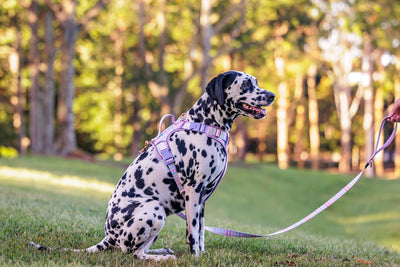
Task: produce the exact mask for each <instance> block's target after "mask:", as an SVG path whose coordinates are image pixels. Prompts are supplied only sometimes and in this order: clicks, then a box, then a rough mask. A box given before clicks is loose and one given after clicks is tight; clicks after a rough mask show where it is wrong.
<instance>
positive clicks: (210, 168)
mask: <svg viewBox="0 0 400 267" xmlns="http://www.w3.org/2000/svg"><path fill="white" fill-rule="evenodd" d="M274 98H275V95H274V94H273V93H271V92H269V91H267V90H264V89H261V88H260V87H259V86H258V83H257V79H256V78H255V77H253V76H251V75H249V74H246V73H243V72H238V71H228V72H226V73H223V74H220V75H218V76H217V77H215V78H213V79H212V80H211V81H210V82H209V83H208V85H207V87H206V92H205V93H204V94H203V95H202V96H201V97H200V99H199V100H198V101H197V102H196V103H195V104H194V105H193V107H192V108H191V109H189V110H188V111H187V112H186V113H185V114H186V115H185V116H186V119H187V120H188V121H193V122H198V123H203V124H206V125H210V126H214V127H218V128H220V129H221V130H225V131H229V130H230V129H231V127H232V123H233V121H234V120H235V118H237V117H238V116H239V115H244V116H248V117H252V118H255V119H262V118H264V117H265V116H266V111H265V110H264V109H263V107H264V106H269V105H271V104H272V102H273V101H274ZM169 145H170V150H171V153H172V154H173V157H174V159H175V165H176V170H177V172H178V174H179V175H180V177H181V179H182V185H183V188H184V190H185V196H184V197H183V196H182V195H181V194H180V192H179V191H178V187H177V185H176V182H175V180H174V179H173V176H172V174H171V172H170V171H169V169H168V168H167V166H166V164H165V163H164V161H162V160H160V159H159V157H158V156H157V155H156V151H155V148H154V146H149V147H148V148H147V149H145V150H144V151H143V152H142V153H141V154H139V156H138V157H137V158H136V159H135V160H134V161H133V162H132V163H131V164H130V166H129V167H128V168H127V170H126V171H125V173H124V174H123V176H122V178H121V179H120V181H119V182H118V184H117V186H116V188H115V191H114V193H113V194H112V195H111V198H110V200H109V203H108V208H107V215H106V222H105V237H104V239H103V240H102V241H100V242H99V243H98V244H96V245H94V246H92V247H89V248H87V249H85V250H82V251H86V252H99V251H103V250H105V249H108V248H120V249H121V250H122V251H123V252H132V253H133V255H134V257H135V258H137V259H144V260H167V259H174V258H175V256H174V255H173V253H174V252H173V251H172V250H170V249H169V248H165V249H156V250H150V246H151V245H152V244H153V243H154V242H155V241H156V239H157V237H158V234H159V233H160V231H161V229H162V227H163V226H164V223H165V220H166V217H167V216H169V215H172V214H176V213H178V212H180V211H185V212H186V243H187V244H189V246H190V251H191V253H192V254H194V255H196V256H199V254H200V252H203V251H205V248H204V226H205V224H204V200H205V199H207V198H208V196H209V195H210V194H211V193H212V192H213V190H214V187H216V186H217V184H218V181H217V180H218V177H219V176H221V173H222V172H223V171H224V167H225V163H226V161H227V160H228V158H227V155H226V152H225V149H224V147H223V146H222V145H221V144H220V143H219V142H217V141H215V140H213V139H212V138H210V137H208V136H207V135H206V134H205V133H199V132H193V131H190V130H185V131H177V132H175V133H174V134H172V135H171V136H170V139H169ZM32 244H33V245H35V246H36V247H37V248H38V249H41V248H44V247H42V246H40V245H36V244H34V243H32Z"/></svg>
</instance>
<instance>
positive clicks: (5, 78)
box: [0, 0, 400, 171]
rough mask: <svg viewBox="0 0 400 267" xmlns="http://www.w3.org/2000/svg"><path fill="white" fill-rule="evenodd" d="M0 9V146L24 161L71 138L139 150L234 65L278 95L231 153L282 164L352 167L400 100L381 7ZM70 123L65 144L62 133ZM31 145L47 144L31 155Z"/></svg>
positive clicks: (48, 4) (10, 5)
mask: <svg viewBox="0 0 400 267" xmlns="http://www.w3.org/2000/svg"><path fill="white" fill-rule="evenodd" d="M32 3H37V10H36V9H34V8H33V9H32V8H29V7H32ZM69 8H72V9H73V10H72V13H68V14H67V13H66V12H67V11H68V10H69ZM0 12H1V16H0V25H1V27H0V66H1V67H0V103H1V104H0V124H1V127H0V145H3V146H13V147H16V148H18V150H19V151H20V152H22V153H23V152H24V151H25V150H24V145H23V144H25V147H26V146H27V145H28V144H29V145H30V146H29V148H30V149H31V151H33V152H36V153H42V152H46V153H67V152H69V151H70V150H73V149H75V148H74V146H75V144H74V142H75V141H74V140H73V138H76V142H77V143H76V144H77V146H78V147H79V148H80V149H82V150H85V151H88V152H91V153H94V154H104V155H106V156H114V157H115V158H120V157H122V156H125V155H129V154H136V152H137V151H138V149H139V148H140V147H141V146H142V145H143V142H144V140H146V139H150V138H151V137H153V136H154V135H155V134H156V132H155V131H156V124H157V122H158V120H159V118H160V117H161V116H162V115H163V114H165V113H174V114H175V115H179V114H180V113H181V112H184V111H185V110H187V109H188V108H189V107H190V106H191V104H192V103H193V102H194V100H195V99H196V98H197V97H199V95H200V94H201V93H202V92H203V88H204V86H205V85H206V83H207V82H208V81H209V80H210V79H211V78H212V76H214V75H216V74H218V73H220V72H224V71H226V70H229V69H237V70H241V71H245V72H249V73H251V74H253V75H254V76H256V77H257V78H258V80H259V84H260V85H261V86H262V87H264V88H266V89H268V90H271V91H274V92H277V93H278V99H277V102H276V104H275V106H274V108H272V109H269V110H270V112H269V117H268V118H267V119H266V120H265V121H263V122H259V121H252V120H247V119H243V120H241V121H239V122H238V124H237V126H236V128H234V129H233V135H234V138H232V144H231V146H232V148H231V152H232V155H233V156H235V155H238V153H239V152H238V151H239V150H240V149H242V150H243V149H247V151H249V152H252V153H253V154H257V153H258V154H259V159H263V155H264V154H269V153H271V154H275V153H277V152H279V153H283V154H282V155H284V159H283V158H281V160H282V162H281V164H280V166H281V167H285V166H287V164H290V163H291V162H292V160H294V161H296V162H298V164H299V166H304V164H307V162H308V161H312V162H313V167H319V166H332V162H333V164H334V162H338V158H337V157H338V156H339V158H340V156H342V157H341V159H342V161H341V164H342V170H344V171H348V170H350V169H351V167H355V168H357V164H358V163H359V162H360V161H362V160H363V159H360V158H358V160H357V159H356V160H354V156H355V155H358V156H360V155H361V154H363V153H364V147H365V153H367V154H368V152H369V151H370V149H369V147H371V144H373V142H374V138H375V139H376V136H375V137H372V139H371V135H368V134H366V133H367V132H369V133H370V132H371V131H375V132H376V129H374V128H376V126H374V125H376V124H377V123H379V120H380V118H381V117H382V114H384V113H385V112H386V109H387V108H388V106H389V105H390V104H391V103H392V101H393V98H394V97H398V95H395V90H394V89H395V88H396V86H400V85H399V82H400V81H399V80H400V79H399V77H398V68H399V65H400V64H398V63H397V61H398V57H399V56H400V54H399V52H398V51H399V50H398V47H399V45H400V36H399V31H398V28H399V21H398V19H397V18H398V15H399V13H400V9H399V7H397V5H395V4H393V3H392V2H390V1H387V0H379V1H375V2H370V1H365V0H351V1H341V0H337V1H323V0H302V1H300V2H299V1H292V0H278V1H261V0H229V1H219V0H202V1H193V0H174V1H166V0H162V1H152V0H138V1H128V0H110V1H94V0H93V1H77V2H75V1H73V0H68V1H56V0H20V1H16V0H4V1H2V2H1V3H0ZM29 12H31V13H32V12H33V13H35V14H36V15H37V41H36V42H37V48H38V51H37V52H36V55H35V53H33V54H32V51H33V52H35V50H32V49H33V48H34V45H33V43H32V42H33V41H32V40H34V39H33V38H34V37H35V30H34V28H32V23H31V20H30V16H29ZM46 14H47V15H46ZM68 16H70V17H68ZM68 19H69V20H68ZM68 21H70V22H68ZM30 23H31V24H30ZM68 23H72V24H68ZM29 25H31V26H29ZM46 26H47V27H46ZM69 27H71V28H69ZM50 30H51V31H50ZM74 34H75V35H74ZM50 37H52V38H53V42H51V41H50V42H49V40H51V38H50ZM49 38H50V39H49ZM68 38H72V39H68ZM46 40H47V46H46ZM51 43H52V44H53V47H51V46H50V44H51ZM51 48H53V49H54V50H51ZM49 49H50V50H49ZM49 51H53V52H49ZM52 53H54V54H52ZM16 55H17V57H18V62H19V65H18V68H15V66H14V68H13V65H12V60H13V58H14V59H15V56H16ZM49 55H53V57H52V58H51V57H49ZM68 55H69V58H68V57H67V56H68ZM367 60H369V61H367ZM366 62H369V63H370V68H369V69H367V68H366V67H365V66H366V65H365V64H366ZM396 64H397V65H396ZM35 69H37V70H38V71H39V73H38V75H37V77H36V78H34V76H33V74H34V72H33V71H34V70H35ZM367 74H369V76H365V75H367ZM71 75H72V76H71ZM71 79H72V80H71ZM368 79H369V80H370V81H371V83H370V86H371V87H366V86H365V85H366V82H365V81H366V80H368ZM35 84H38V88H37V89H35V87H34V85H35ZM49 86H50V87H49ZM68 86H69V87H68ZM49 88H50V89H49ZM51 88H53V89H51ZM65 88H67V89H65ZM68 88H69V89H68ZM368 88H369V89H368ZM35 90H37V91H38V92H39V94H38V95H37V96H35V97H33V96H32V93H35ZM49 90H50V91H49ZM52 90H53V91H52ZM368 90H369V92H371V93H372V96H371V97H372V99H370V100H368V99H367V98H366V96H365V94H364V92H366V91H368ZM52 92H53V94H52ZM71 94H72V95H71ZM46 103H50V104H46ZM49 105H50V106H52V107H53V108H51V109H45V107H48V106H49ZM371 105H372V106H373V109H372V110H373V111H372V115H371V114H370V113H371ZM65 108H66V109H65ZM68 108H70V110H68ZM38 110H39V111H38ZM44 110H47V111H46V112H47V115H46V116H47V117H46V118H47V119H46V121H47V122H46V123H44V124H45V125H43V124H42V123H39V124H38V123H37V122H36V121H38V120H39V121H40V120H41V119H42V117H43V116H41V115H40V114H44V113H40V112H45V111H44ZM276 110H279V112H280V113H279V114H280V115H279V114H278V113H277V112H276ZM72 111H73V112H72ZM71 112H72V113H71ZM49 113H50V115H51V114H52V116H53V117H52V116H50V115H49ZM18 114H19V117H18ZM29 114H31V115H30V116H29ZM65 114H68V115H65ZM314 114H317V116H316V117H315V116H313V115H314ZM366 114H370V115H368V116H369V117H368V116H365V115H366ZM71 116H72V117H71ZM371 116H372V121H373V124H369V125H370V126H369V128H368V127H367V126H366V125H367V123H366V121H365V120H367V118H370V117H371ZM35 118H36V119H35ZM283 118H285V119H283ZM35 120H36V121H35ZM283 120H284V121H283ZM48 121H51V122H48ZM299 122H301V123H299ZM65 123H66V124H65ZM275 123H276V125H277V126H275ZM296 123H297V124H296ZM257 125H259V126H257ZM279 125H280V126H279ZM348 125H350V126H348ZM363 125H364V128H362V127H363ZM71 126H72V133H73V136H72V137H71V136H63V134H66V133H70V131H71V128H68V127H71ZM42 127H43V129H44V128H45V127H49V128H48V131H47V135H44V134H40V133H39V137H38V136H37V131H39V132H40V130H41V129H42ZM51 127H53V130H52V129H51ZM360 127H361V128H360ZM367 128H368V129H367ZM260 129H261V130H260ZM360 129H364V130H363V131H360ZM49 133H50V137H49ZM35 134H36V137H35ZM277 135H278V141H279V142H282V144H281V145H279V143H278V142H277V141H276V140H277ZM40 136H44V137H42V138H40ZM235 136H238V138H235ZM313 136H314V138H313ZM315 136H318V140H317V139H316V138H315ZM68 138H70V139H71V138H72V139H71V140H69V141H68ZM282 138H283V139H282ZM43 139H44V140H43ZM38 140H39V141H40V140H42V141H43V146H44V147H47V148H48V149H47V150H46V149H36V148H35V145H38V142H39V141H38ZM66 140H67V141H66ZM29 141H30V142H29ZM46 141H47V142H46ZM65 142H67V143H68V142H70V145H72V146H66V145H63V144H64V143H65ZM49 146H50V148H49ZM246 146H247V148H246ZM63 148H64V149H63ZM239 148H240V149H239ZM357 151H358V154H357ZM333 152H338V153H337V154H335V153H333ZM235 153H236V154H235ZM279 153H278V154H279ZM349 153H350V154H349ZM365 153H364V154H365ZM243 155H244V154H243ZM335 155H336V156H335ZM349 155H350V156H349ZM238 157H239V158H242V157H241V156H238ZM279 157H281V156H278V160H279ZM351 159H352V160H353V165H354V166H352V165H351V163H350V161H351ZM283 162H286V163H283ZM301 162H302V163H301ZM325 163H326V164H328V165H326V164H325ZM324 164H325V165H324Z"/></svg>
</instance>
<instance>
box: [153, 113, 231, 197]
mask: <svg viewBox="0 0 400 267" xmlns="http://www.w3.org/2000/svg"><path fill="white" fill-rule="evenodd" d="M168 117H171V120H172V124H171V125H170V126H169V127H168V128H166V129H165V130H164V131H162V130H161V129H162V125H163V122H164V120H165V119H166V118H168ZM184 130H187V131H194V132H199V133H205V134H206V135H207V136H208V137H209V138H212V139H214V140H215V141H217V142H219V143H220V144H221V145H222V146H223V148H224V151H225V155H226V156H227V157H228V148H227V147H228V143H229V133H228V131H225V130H222V129H220V128H218V127H214V126H209V125H206V124H203V123H199V122H193V121H188V120H186V118H185V116H181V117H180V118H179V119H178V120H176V121H175V117H174V116H173V115H171V114H167V115H164V116H163V117H162V118H161V120H160V124H159V127H158V135H157V136H156V137H155V138H153V139H152V140H151V142H150V143H146V146H145V149H146V148H147V146H148V145H153V146H154V147H155V148H156V151H157V155H158V157H159V158H161V159H162V160H163V161H164V163H165V165H167V167H168V169H169V170H170V172H171V174H172V176H173V177H174V180H175V183H176V185H177V187H178V190H179V193H180V194H181V195H182V196H185V190H184V188H183V185H182V180H181V178H180V177H179V174H178V172H177V170H176V165H175V159H174V156H173V155H172V152H171V149H170V146H169V138H170V137H171V135H172V134H173V133H175V132H177V131H184ZM227 164H228V160H226V161H225V166H224V170H223V171H222V173H221V174H220V176H219V177H218V181H217V184H216V185H215V187H214V188H213V190H212V192H211V194H212V193H213V192H214V190H215V188H217V186H218V184H219V182H220V181H221V179H222V177H223V176H224V175H225V172H226V167H227ZM211 194H209V195H208V197H209V196H211ZM208 197H207V198H206V199H205V200H204V202H205V201H206V200H207V199H208Z"/></svg>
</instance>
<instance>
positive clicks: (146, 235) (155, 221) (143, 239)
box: [119, 199, 175, 261]
mask: <svg viewBox="0 0 400 267" xmlns="http://www.w3.org/2000/svg"><path fill="white" fill-rule="evenodd" d="M165 219H166V214H165V210H164V208H163V207H162V206H161V205H160V204H159V203H158V202H157V201H155V200H151V199H149V200H147V201H146V203H145V205H142V206H139V207H137V208H136V209H135V212H134V213H133V214H132V218H131V219H129V220H126V223H125V224H124V226H123V227H122V229H124V233H122V235H121V237H120V244H119V245H120V247H121V249H122V251H124V252H129V251H133V255H134V257H135V258H137V259H143V260H156V261H160V260H168V259H175V256H173V255H170V254H171V253H173V251H172V250H170V249H158V250H154V251H152V250H149V248H150V247H151V245H152V244H153V243H154V242H155V241H156V239H157V237H158V234H159V233H160V231H161V229H162V228H163V226H164V224H165ZM152 252H155V253H157V254H160V255H152V254H148V253H152Z"/></svg>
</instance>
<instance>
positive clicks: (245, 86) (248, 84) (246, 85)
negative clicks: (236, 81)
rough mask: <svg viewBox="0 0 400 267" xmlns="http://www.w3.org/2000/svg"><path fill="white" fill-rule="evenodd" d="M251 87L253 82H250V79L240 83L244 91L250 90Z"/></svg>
mask: <svg viewBox="0 0 400 267" xmlns="http://www.w3.org/2000/svg"><path fill="white" fill-rule="evenodd" d="M251 87H253V84H252V83H251V81H250V80H246V81H244V82H243V84H242V89H243V90H245V91H247V90H250V89H251Z"/></svg>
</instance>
